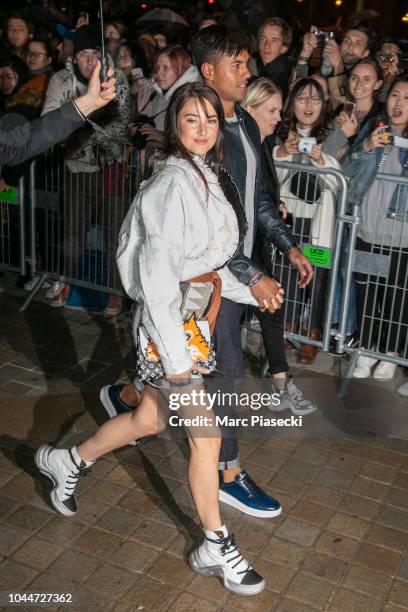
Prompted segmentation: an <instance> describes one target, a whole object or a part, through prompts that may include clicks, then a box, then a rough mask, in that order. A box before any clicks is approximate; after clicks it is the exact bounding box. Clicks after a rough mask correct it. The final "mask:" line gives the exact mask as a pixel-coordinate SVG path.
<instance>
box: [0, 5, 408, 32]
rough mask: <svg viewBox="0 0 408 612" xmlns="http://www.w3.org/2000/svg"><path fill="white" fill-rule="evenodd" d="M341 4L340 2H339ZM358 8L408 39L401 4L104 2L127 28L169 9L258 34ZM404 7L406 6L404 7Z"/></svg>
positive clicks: (92, 8)
mask: <svg viewBox="0 0 408 612" xmlns="http://www.w3.org/2000/svg"><path fill="white" fill-rule="evenodd" d="M338 1H340V0H338ZM54 2H55V6H56V7H57V8H59V9H62V10H64V11H65V12H66V13H67V15H70V16H73V15H74V16H76V15H77V14H78V12H79V11H80V10H85V11H88V12H89V13H90V14H91V16H93V17H94V19H95V18H96V13H97V5H98V1H97V0H54ZM45 3H46V0H31V1H30V0H28V1H27V0H15V1H14V2H10V0H6V1H4V0H3V1H2V2H1V3H0V4H1V9H0V11H1V13H5V12H7V11H8V10H16V9H17V8H19V7H24V6H27V5H28V4H31V5H33V4H45ZM357 4H358V5H359V8H360V7H363V8H364V9H365V10H375V11H378V12H379V13H380V17H378V18H376V19H374V21H373V22H372V23H371V25H372V27H373V29H374V30H375V32H376V34H377V35H379V36H383V35H385V34H389V33H392V34H393V35H396V36H402V37H404V38H408V22H403V21H402V16H403V15H404V13H405V11H406V10H407V9H408V6H407V5H405V3H404V2H403V1H402V0H342V2H341V5H340V6H336V4H335V0H329V1H326V2H321V1H319V0H186V1H184V2H183V1H182V0H181V1H170V2H149V0H146V2H143V1H137V0H104V8H105V14H106V17H115V16H119V15H121V16H124V17H125V21H126V22H127V24H130V23H132V22H133V21H134V20H136V19H137V18H138V17H140V15H141V14H142V13H143V12H145V11H146V10H149V9H151V8H154V7H155V6H162V7H169V8H173V9H174V10H176V11H178V12H180V13H182V14H184V15H185V16H186V17H187V18H188V19H189V21H190V22H195V21H196V20H198V19H199V17H200V16H201V15H204V14H205V13H212V14H216V15H218V16H219V15H220V14H223V15H224V19H223V20H224V21H225V20H228V21H231V22H235V24H236V22H237V21H238V22H240V25H241V26H245V27H246V28H248V27H249V28H250V29H251V30H252V31H254V32H255V31H256V28H257V26H258V25H259V22H260V21H262V19H263V18H264V17H265V16H274V15H277V16H279V17H283V18H284V19H286V20H287V21H288V22H289V23H291V25H293V26H296V24H298V26H301V27H302V28H303V29H308V28H309V26H310V25H311V24H312V23H313V24H315V25H318V26H330V25H334V24H335V23H336V21H337V20H338V19H339V18H341V26H344V25H346V24H347V22H348V21H349V19H350V17H351V16H352V15H353V13H355V12H356V9H357ZM404 5H405V6H404Z"/></svg>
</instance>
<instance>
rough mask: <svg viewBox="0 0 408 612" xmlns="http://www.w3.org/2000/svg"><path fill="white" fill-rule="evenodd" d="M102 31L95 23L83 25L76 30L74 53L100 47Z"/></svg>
mask: <svg viewBox="0 0 408 612" xmlns="http://www.w3.org/2000/svg"><path fill="white" fill-rule="evenodd" d="M100 48H101V32H100V30H99V29H98V28H97V27H96V26H95V25H83V26H81V27H80V28H78V29H77V30H76V31H75V36H74V53H79V51H83V50H84V49H98V50H99V49H100Z"/></svg>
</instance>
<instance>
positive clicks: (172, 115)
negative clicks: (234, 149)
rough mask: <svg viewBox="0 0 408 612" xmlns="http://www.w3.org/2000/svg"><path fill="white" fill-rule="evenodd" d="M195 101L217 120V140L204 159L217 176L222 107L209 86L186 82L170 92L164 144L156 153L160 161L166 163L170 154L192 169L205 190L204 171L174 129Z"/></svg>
mask: <svg viewBox="0 0 408 612" xmlns="http://www.w3.org/2000/svg"><path fill="white" fill-rule="evenodd" d="M191 99H194V100H196V101H197V104H200V106H201V108H202V109H203V111H204V113H205V114H206V115H207V116H208V114H207V109H206V106H205V102H206V101H207V102H209V103H210V104H211V105H212V106H213V107H214V110H215V112H216V114H217V117H218V123H219V127H220V129H219V131H218V136H217V140H216V142H215V145H214V146H213V148H212V149H211V150H210V151H208V153H207V156H206V160H205V161H206V162H207V163H209V164H211V166H212V167H213V168H214V171H215V172H216V173H217V172H218V170H219V168H220V167H221V164H222V161H223V157H224V134H223V125H224V109H223V107H222V103H221V100H220V98H219V96H218V94H217V93H216V92H215V91H214V89H212V88H211V87H207V85H203V84H202V83H185V84H184V85H182V86H181V87H178V88H177V89H176V91H175V92H174V93H173V95H172V97H171V99H170V103H169V106H168V109H167V113H166V119H165V124H164V143H163V145H162V147H161V151H160V153H159V156H158V157H159V159H162V160H165V159H167V158H168V157H170V155H174V156H175V157H179V158H181V159H185V160H186V161H188V163H189V164H190V165H191V166H192V167H193V168H194V170H195V171H196V172H197V174H198V175H199V176H200V178H201V179H202V180H203V182H204V184H205V186H206V189H207V188H208V185H207V181H206V179H205V176H204V174H203V172H202V171H201V170H200V168H199V167H198V166H197V164H196V163H194V160H193V156H192V154H191V153H190V151H188V150H187V149H186V148H185V146H184V145H183V143H182V142H181V140H180V135H179V130H178V126H177V117H178V115H179V113H180V111H181V109H182V108H183V106H184V105H185V103H186V102H187V101H188V100H191Z"/></svg>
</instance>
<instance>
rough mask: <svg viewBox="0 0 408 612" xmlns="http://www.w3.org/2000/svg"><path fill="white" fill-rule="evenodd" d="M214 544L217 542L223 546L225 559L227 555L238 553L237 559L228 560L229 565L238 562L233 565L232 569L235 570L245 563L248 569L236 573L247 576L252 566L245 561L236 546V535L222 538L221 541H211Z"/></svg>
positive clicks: (222, 550) (222, 551)
mask: <svg viewBox="0 0 408 612" xmlns="http://www.w3.org/2000/svg"><path fill="white" fill-rule="evenodd" d="M211 541H212V542H214V541H215V542H217V543H219V544H222V546H221V555H222V556H223V557H225V556H226V555H231V554H233V553H235V552H236V553H237V555H236V556H235V557H231V558H230V559H226V562H227V563H232V561H236V563H235V564H234V565H232V566H231V567H232V569H233V570H235V568H236V567H238V565H239V564H240V563H245V564H246V567H245V569H243V570H241V571H239V572H238V571H236V572H235V573H236V574H246V573H247V572H249V571H250V570H251V569H252V567H251V566H250V564H249V563H248V561H247V560H246V559H244V557H243V556H242V555H241V553H240V552H239V550H238V548H237V546H236V544H235V540H234V534H233V533H232V534H230V535H229V536H227V537H226V538H222V539H220V540H211Z"/></svg>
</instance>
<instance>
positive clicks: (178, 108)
mask: <svg viewBox="0 0 408 612" xmlns="http://www.w3.org/2000/svg"><path fill="white" fill-rule="evenodd" d="M223 121H224V115H223V109H222V105H221V101H220V99H219V97H218V95H217V94H216V93H215V92H214V90H212V89H211V88H209V87H206V86H204V85H201V84H199V83H187V84H185V85H184V86H182V87H180V88H179V89H178V90H177V91H176V92H175V94H174V96H173V98H172V100H171V104H170V106H169V110H168V113H167V116H166V125H165V144H164V148H163V153H162V154H161V156H160V160H159V163H158V165H157V166H156V169H155V171H154V173H153V175H152V176H151V177H150V179H149V180H148V181H146V182H145V183H144V184H142V186H141V189H140V190H139V192H138V194H137V196H136V198H135V201H134V203H133V205H132V207H131V209H130V211H129V213H128V216H127V218H126V220H125V223H124V226H123V227H122V233H121V234H122V238H123V234H127V235H128V240H127V242H128V243H129V241H130V244H131V249H132V253H133V254H134V255H133V256H132V258H131V261H129V264H130V266H131V274H130V276H131V278H133V279H134V283H133V286H132V287H131V288H130V289H128V292H129V293H131V294H132V297H133V298H134V299H135V301H137V303H138V309H137V310H138V314H137V319H138V320H139V321H140V322H141V324H142V328H143V329H144V330H145V332H146V334H147V335H148V336H149V337H150V339H151V340H152V341H153V342H154V344H155V345H156V348H157V352H158V355H159V357H160V359H161V363H162V366H163V369H164V372H165V375H164V376H162V377H160V378H159V379H154V380H152V379H150V380H148V381H147V384H146V387H145V391H144V394H143V399H142V401H141V403H140V404H139V406H138V407H137V408H136V409H135V410H134V411H133V412H128V413H124V414H121V415H119V416H117V417H115V418H113V419H110V420H109V421H108V422H107V423H105V424H104V425H102V427H101V428H100V429H99V430H98V431H97V432H96V433H95V434H94V435H93V436H91V438H89V439H88V440H86V441H85V442H83V443H82V444H80V445H78V446H77V447H74V448H72V449H67V450H62V449H61V450H60V449H58V450H57V449H53V448H51V447H50V446H47V445H44V446H42V447H40V448H39V449H38V451H37V453H36V457H35V461H36V464H37V467H38V468H39V470H40V471H41V472H42V473H44V474H45V475H46V476H47V477H48V478H50V479H51V480H52V481H53V484H54V488H53V490H52V492H51V502H52V504H53V506H54V508H55V509H56V510H57V511H58V512H60V513H61V514H64V515H66V516H72V515H73V514H75V512H76V501H75V497H74V491H75V486H76V483H77V480H78V477H79V475H80V473H81V472H83V471H84V470H85V469H87V468H88V467H90V466H91V465H92V463H93V462H94V461H95V460H96V459H97V458H98V457H101V456H102V455H104V454H105V453H108V452H110V451H112V450H115V449H117V448H119V447H121V446H124V445H125V444H127V443H129V441H131V440H134V439H136V438H143V437H145V436H151V435H154V434H157V433H158V432H159V431H161V430H162V429H163V428H164V427H165V421H166V415H165V413H164V411H162V410H161V409H159V407H158V400H159V395H160V394H165V393H166V392H169V391H177V392H178V393H183V394H184V393H189V392H191V391H200V390H201V389H203V386H202V378H201V376H199V375H197V373H198V374H204V373H208V371H209V370H208V369H207V368H204V367H200V366H198V365H196V364H194V363H193V361H192V357H191V353H190V352H189V350H188V349H187V347H186V335H185V328H184V320H183V317H182V313H181V307H182V300H183V295H182V291H181V288H180V283H181V282H182V281H185V280H186V279H193V278H195V277H197V276H199V275H202V274H206V273H209V272H213V271H214V270H217V269H220V268H222V267H223V266H225V264H226V263H227V262H228V261H229V259H230V258H231V257H232V256H233V255H234V254H235V252H236V250H237V248H238V247H239V245H240V244H241V242H242V241H243V239H244V233H245V227H246V222H245V219H244V218H243V213H242V207H241V205H240V203H239V202H238V206H233V205H231V204H233V202H232V200H233V199H232V198H231V203H230V202H229V200H227V198H226V196H225V195H224V191H223V189H222V188H221V186H220V182H219V180H218V176H217V174H218V173H221V174H222V175H223V176H224V173H223V172H222V169H221V167H220V163H221V161H222V144H223V134H222V131H221V129H220V128H221V126H222V123H223ZM232 187H233V186H232V184H230V185H229V188H228V192H229V193H230V191H231V188H232ZM225 192H226V193H227V190H225ZM234 203H235V200H234ZM125 241H126V239H125ZM120 253H121V248H119V258H120ZM183 284H184V283H183ZM237 286H238V289H239V290H238V291H237V294H238V293H240V295H239V296H238V297H239V301H241V302H242V301H243V299H244V298H245V299H246V300H247V302H248V303H252V297H251V294H250V290H249V288H248V287H246V286H244V285H241V284H240V283H238V281H237ZM139 349H140V347H139ZM207 408H208V407H207V406H205V405H202V406H200V407H199V410H198V411H197V409H195V410H194V412H193V410H192V409H191V407H189V408H188V409H187V408H185V409H184V414H186V415H187V416H188V415H190V416H193V415H194V416H196V415H197V414H200V415H202V414H205V415H207V416H210V417H211V415H212V413H211V411H209V410H207ZM213 422H214V420H213ZM203 434H204V435H203ZM187 437H188V442H189V446H190V459H189V466H188V481H189V485H190V491H191V494H192V497H193V499H194V503H195V506H196V509H197V514H198V516H199V518H200V521H201V524H202V526H203V530H204V535H205V538H204V541H203V543H202V544H201V545H200V546H199V547H198V548H197V549H195V550H194V551H193V553H192V554H191V556H190V560H189V561H190V565H191V567H192V568H193V569H194V570H195V571H196V572H198V573H200V574H203V575H219V576H221V577H222V579H223V582H224V586H225V587H226V588H227V589H229V590H231V591H233V592H235V593H238V594H241V595H252V594H255V593H259V592H260V591H262V590H263V589H264V588H265V581H264V579H263V578H262V577H261V576H260V575H259V574H258V573H257V572H255V571H254V570H253V569H252V567H251V566H250V564H249V563H248V562H247V561H246V560H245V559H244V558H243V556H242V555H241V553H240V552H239V551H238V549H237V547H236V546H235V543H234V540H233V537H232V536H231V535H230V534H229V532H228V529H227V527H226V526H225V525H224V524H223V523H222V520H221V516H220V510H219V502H218V488H219V482H218V457H219V450H220V443H221V434H220V431H219V430H218V427H216V426H214V425H213V426H212V427H210V428H209V429H207V430H206V431H204V432H203V430H202V429H199V430H193V429H192V428H190V429H188V430H187Z"/></svg>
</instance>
